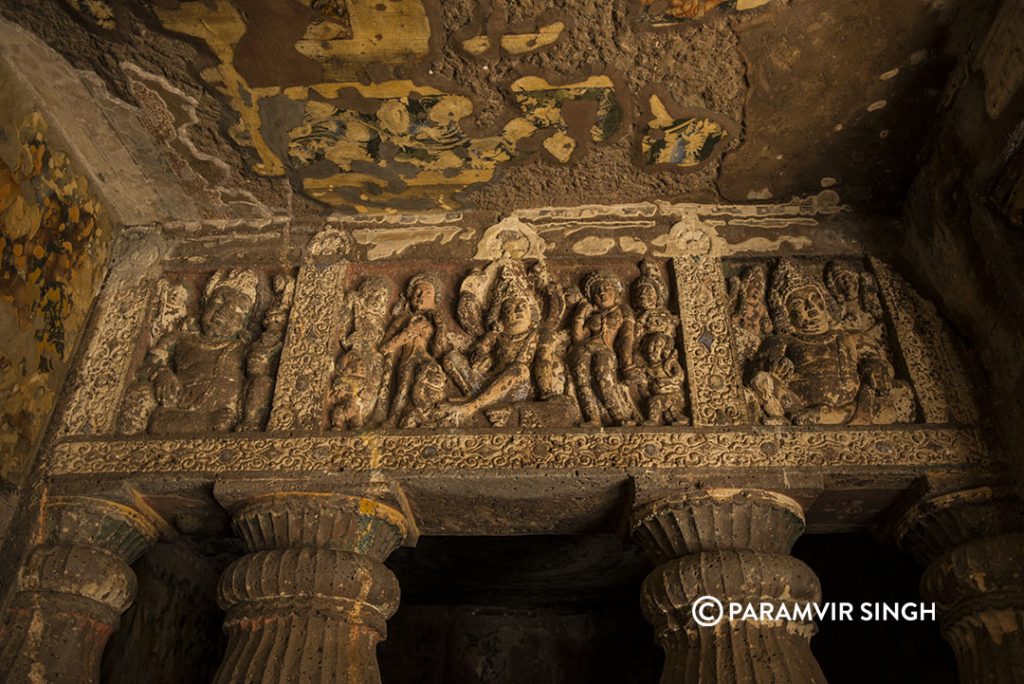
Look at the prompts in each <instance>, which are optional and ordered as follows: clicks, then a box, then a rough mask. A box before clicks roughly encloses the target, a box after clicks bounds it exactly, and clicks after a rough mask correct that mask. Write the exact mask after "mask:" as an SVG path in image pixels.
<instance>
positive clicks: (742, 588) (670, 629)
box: [632, 489, 825, 684]
mask: <svg viewBox="0 0 1024 684" xmlns="http://www.w3.org/2000/svg"><path fill="white" fill-rule="evenodd" d="M632 529H633V538H634V539H635V540H636V541H637V543H639V544H640V545H641V547H642V548H643V549H644V550H645V551H646V552H647V554H648V555H649V556H650V557H651V558H652V560H654V561H655V563H657V564H658V567H657V568H655V570H654V572H652V573H651V574H650V575H649V576H648V577H647V579H646V580H645V581H644V583H643V588H642V593H641V605H642V608H643V612H644V616H645V617H646V618H647V619H648V621H649V622H651V624H652V625H654V628H655V633H656V634H657V636H658V640H659V642H660V643H661V645H662V647H663V648H664V649H665V654H666V659H665V671H664V674H663V675H662V680H661V681H662V683H663V684H669V683H670V682H671V683H672V684H678V683H680V682H693V683H706V684H711V683H712V682H724V681H735V682H779V681H786V682H808V683H809V682H824V681H825V678H824V675H822V673H821V669H820V668H819V667H818V664H817V662H815V660H814V657H813V655H811V651H810V644H809V642H810V638H811V636H812V635H813V634H814V629H815V628H814V624H813V623H812V622H807V621H801V620H788V621H763V620H730V619H729V618H728V616H725V617H723V618H722V619H721V620H720V621H719V622H717V623H716V624H710V625H702V624H698V622H697V621H696V620H695V619H694V616H693V614H692V610H693V606H694V604H695V602H697V601H698V600H699V599H701V597H713V598H714V599H716V600H718V601H720V602H721V603H722V604H724V605H728V603H730V602H738V603H742V604H753V605H760V604H763V603H771V604H773V605H779V604H781V603H783V602H786V603H787V604H794V603H813V602H817V601H819V600H820V598H821V587H820V585H819V583H818V578H817V577H815V575H814V573H813V572H812V571H811V569H810V568H808V567H807V566H806V565H805V564H804V563H802V562H801V561H799V560H797V559H796V558H793V557H792V556H790V555H789V551H790V549H792V547H793V543H794V542H795V541H796V539H797V537H799V536H800V534H801V533H802V532H803V531H804V515H803V509H802V508H801V506H800V505H799V504H798V503H797V502H796V501H795V500H793V499H791V498H789V497H787V496H785V495H783V494H779V493H777V492H770V491H764V490H741V489H706V490H699V491H693V492H685V493H680V494H677V495H671V496H666V497H663V498H660V499H657V500H655V501H651V502H649V503H647V504H645V505H643V506H641V507H639V508H638V509H637V510H636V511H635V512H634V514H633V516H632Z"/></svg>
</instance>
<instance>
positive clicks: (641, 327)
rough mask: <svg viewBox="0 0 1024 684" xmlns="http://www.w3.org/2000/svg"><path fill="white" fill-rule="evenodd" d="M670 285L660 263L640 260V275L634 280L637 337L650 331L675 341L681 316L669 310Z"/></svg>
mask: <svg viewBox="0 0 1024 684" xmlns="http://www.w3.org/2000/svg"><path fill="white" fill-rule="evenodd" d="M667 302H668V287H667V286H666V285H665V280H664V279H663V278H662V277H661V271H660V269H659V268H658V265H657V264H655V263H654V262H653V261H650V260H648V259H644V260H643V261H641V262H640V277H639V278H637V279H636V280H634V281H633V306H634V307H635V310H636V333H635V335H636V339H638V340H641V339H643V338H644V337H646V336H647V335H648V334H649V333H653V332H657V333H662V334H664V335H667V336H668V337H669V338H670V339H671V341H672V343H673V344H674V343H675V339H676V330H677V329H678V328H679V316H677V315H675V314H673V313H672V312H671V311H669V310H668V306H667Z"/></svg>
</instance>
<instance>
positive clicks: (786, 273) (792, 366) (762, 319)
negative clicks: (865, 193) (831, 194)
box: [726, 258, 918, 425]
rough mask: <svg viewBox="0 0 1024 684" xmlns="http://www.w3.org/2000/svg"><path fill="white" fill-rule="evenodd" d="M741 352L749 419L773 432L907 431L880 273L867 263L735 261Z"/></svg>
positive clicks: (912, 407)
mask: <svg viewBox="0 0 1024 684" xmlns="http://www.w3.org/2000/svg"><path fill="white" fill-rule="evenodd" d="M726 268H727V274H726V275H727V283H728V290H729V295H730V300H731V301H730V306H731V309H730V316H731V322H732V327H733V337H734V341H735V345H736V353H737V357H738V359H739V362H740V363H741V364H742V377H743V385H744V391H745V393H746V398H747V401H748V403H749V406H750V411H751V415H752V417H753V418H754V419H755V420H757V421H759V422H762V423H764V424H766V425H789V424H792V425H840V424H846V425H885V424H893V423H910V422H914V421H915V420H916V419H917V415H918V408H917V404H916V401H915V398H914V393H913V390H912V389H911V385H910V383H909V382H908V380H907V379H906V377H905V371H904V370H903V369H902V368H901V364H900V363H899V361H898V359H897V358H896V354H895V353H894V347H893V345H892V340H891V339H890V333H889V330H888V327H889V323H888V320H887V317H886V315H885V312H884V310H883V307H882V303H881V299H880V297H879V292H878V282H877V279H876V277H875V275H874V274H873V273H872V272H871V271H870V270H869V269H868V267H867V265H866V264H865V263H864V261H863V260H861V259H856V258H842V259H838V258H837V259H831V260H817V259H811V258H804V259H794V258H780V259H776V260H750V261H735V262H729V263H728V264H727V266H726Z"/></svg>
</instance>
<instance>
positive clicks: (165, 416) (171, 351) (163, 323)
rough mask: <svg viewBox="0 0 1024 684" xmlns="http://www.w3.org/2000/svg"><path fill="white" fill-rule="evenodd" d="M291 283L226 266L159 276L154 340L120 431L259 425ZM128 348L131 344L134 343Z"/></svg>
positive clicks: (262, 422) (125, 404)
mask: <svg viewBox="0 0 1024 684" xmlns="http://www.w3.org/2000/svg"><path fill="white" fill-rule="evenodd" d="M293 290H294V282H293V279H292V277H291V276H289V275H286V274H277V275H273V276H270V275H268V274H266V273H260V272H257V271H256V270H254V269H222V270H219V271H216V272H215V273H213V274H211V275H209V276H206V277H203V278H201V279H200V280H199V281H195V280H190V279H189V278H188V277H187V276H185V275H184V274H182V275H180V276H176V275H169V276H165V277H164V278H163V279H162V280H160V281H159V282H158V283H157V287H156V293H157V296H156V297H155V300H156V301H155V302H154V305H153V314H152V316H151V329H150V330H149V331H148V333H149V335H148V337H149V340H150V345H149V348H148V351H147V352H146V356H145V359H144V361H143V362H142V364H141V366H140V368H139V369H138V371H137V378H136V380H135V382H134V383H133V384H132V385H131V386H129V388H128V390H127V392H126V393H125V398H124V401H123V404H122V409H121V416H120V422H119V428H120V431H121V432H122V433H125V434H135V433H139V432H148V433H150V434H184V433H209V432H230V431H252V430H261V429H262V428H263V427H264V425H265V424H266V417H267V413H268V410H269V407H270V400H271V395H272V392H273V387H274V382H275V378H276V376H277V367H278V361H279V359H280V356H281V349H282V346H283V342H284V335H285V330H286V328H287V325H288V317H289V309H290V307H291V300H292V295H293ZM129 348H130V347H129Z"/></svg>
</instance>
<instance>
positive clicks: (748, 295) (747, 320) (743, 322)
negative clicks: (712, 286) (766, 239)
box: [728, 265, 772, 363]
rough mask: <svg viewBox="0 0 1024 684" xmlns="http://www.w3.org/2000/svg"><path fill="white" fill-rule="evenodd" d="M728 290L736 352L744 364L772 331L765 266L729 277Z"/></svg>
mask: <svg viewBox="0 0 1024 684" xmlns="http://www.w3.org/2000/svg"><path fill="white" fill-rule="evenodd" d="M728 287H729V294H730V295H731V298H732V311H731V316H730V318H731V319H732V326H733V334H734V335H735V338H736V353H737V356H738V357H739V359H740V362H741V363H745V362H746V361H747V360H748V359H749V358H750V357H751V356H753V355H754V352H756V351H757V348H758V347H759V346H760V345H761V340H763V339H764V338H765V336H766V335H770V334H771V332H772V319H771V317H770V316H769V315H768V308H767V306H766V305H765V293H766V290H767V287H768V276H767V275H766V273H765V268H764V266H761V265H755V266H748V267H746V268H744V269H743V271H742V272H741V273H740V274H739V275H737V276H732V277H731V278H729V282H728Z"/></svg>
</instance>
